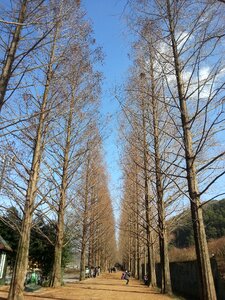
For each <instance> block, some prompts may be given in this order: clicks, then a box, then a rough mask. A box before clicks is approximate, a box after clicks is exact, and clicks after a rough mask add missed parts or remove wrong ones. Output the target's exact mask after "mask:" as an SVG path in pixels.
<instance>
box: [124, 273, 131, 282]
mask: <svg viewBox="0 0 225 300" xmlns="http://www.w3.org/2000/svg"><path fill="white" fill-rule="evenodd" d="M124 279H125V280H126V281H127V282H126V284H128V283H129V280H130V272H129V271H126V272H125V274H124Z"/></svg>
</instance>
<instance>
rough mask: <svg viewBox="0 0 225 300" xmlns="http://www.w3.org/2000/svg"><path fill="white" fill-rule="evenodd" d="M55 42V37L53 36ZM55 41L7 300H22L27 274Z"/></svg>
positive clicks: (53, 47)
mask: <svg viewBox="0 0 225 300" xmlns="http://www.w3.org/2000/svg"><path fill="white" fill-rule="evenodd" d="M55 41H56V36H55ZM55 41H54V44H53V46H52V51H51V55H50V62H49V66H48V71H47V78H46V84H45V90H44V94H43V98H42V105H41V111H40V117H39V123H38V129H37V135H36V139H35V143H34V151H33V159H32V164H31V170H30V177H29V181H28V188H27V194H26V198H25V208H24V217H23V221H22V228H21V237H20V241H19V245H18V249H17V256H16V261H15V266H14V272H13V277H12V281H11V284H10V290H9V295H8V300H23V299H24V297H23V290H24V280H25V277H26V273H27V266H28V252H29V244H30V231H31V225H32V215H33V208H34V201H35V197H36V191H37V182H38V177H39V170H40V163H41V157H42V152H43V147H44V146H43V139H42V135H43V131H44V123H45V116H46V106H47V100H48V95H49V89H50V82H51V80H52V76H53V72H52V63H53V59H54V50H55Z"/></svg>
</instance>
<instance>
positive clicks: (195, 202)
mask: <svg viewBox="0 0 225 300" xmlns="http://www.w3.org/2000/svg"><path fill="white" fill-rule="evenodd" d="M167 14H168V19H169V26H170V37H171V42H172V48H173V56H174V65H175V72H176V80H177V90H178V96H179V104H180V112H181V121H182V128H183V141H184V148H185V160H186V172H187V181H188V191H189V196H190V204H191V215H192V224H193V230H194V239H195V249H196V255H197V262H198V270H199V277H200V284H201V295H200V297H201V299H203V300H216V299H217V297H216V291H215V285H214V281H213V276H212V270H211V265H210V259H209V252H208V246H207V240H206V234H205V227H204V221H203V216H202V208H201V201H200V197H199V190H198V180H197V174H196V167H195V159H194V152H193V142H192V134H191V129H190V125H189V116H188V109H187V104H186V101H187V99H186V98H185V93H184V84H183V80H182V72H181V66H180V61H179V55H178V50H177V43H176V40H175V30H174V22H173V19H172V15H171V6H170V0H167Z"/></svg>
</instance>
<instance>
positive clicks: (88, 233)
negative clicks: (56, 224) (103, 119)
mask: <svg viewBox="0 0 225 300" xmlns="http://www.w3.org/2000/svg"><path fill="white" fill-rule="evenodd" d="M100 142H101V140H100V138H99V136H98V134H97V135H96V136H95V138H94V139H93V140H92V141H89V143H88V154H87V159H86V162H85V164H84V177H83V185H82V186H81V188H82V192H80V201H81V210H80V213H81V224H82V235H81V267H80V280H83V279H84V278H85V265H88V266H89V267H94V266H100V267H101V269H103V270H106V269H107V268H108V267H110V265H112V263H115V253H116V244H115V232H114V226H115V224H114V217H113V210H112V204H111V200H110V196H109V192H108V188H107V179H106V175H105V170H104V168H103V166H102V164H101V154H100V146H101V145H100Z"/></svg>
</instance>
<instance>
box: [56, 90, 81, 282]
mask: <svg viewBox="0 0 225 300" xmlns="http://www.w3.org/2000/svg"><path fill="white" fill-rule="evenodd" d="M74 104H75V95H74V93H72V97H71V100H70V111H69V117H68V121H67V127H66V130H67V132H66V143H65V149H64V154H63V172H62V182H61V188H60V200H59V209H58V223H57V233H56V244H55V256H54V264H53V271H52V279H51V286H52V287H58V286H61V284H62V251H63V242H64V216H65V208H66V191H67V186H68V168H69V153H70V148H71V134H72V122H73V114H74Z"/></svg>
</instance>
